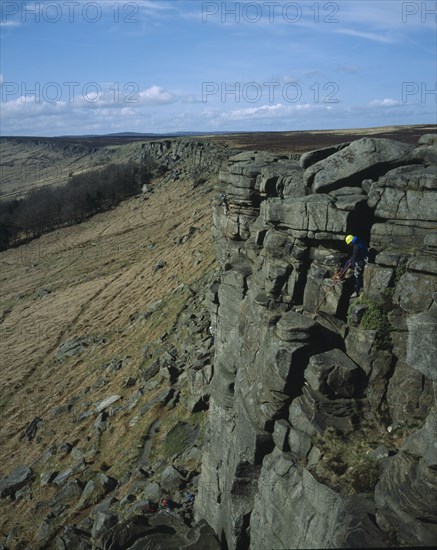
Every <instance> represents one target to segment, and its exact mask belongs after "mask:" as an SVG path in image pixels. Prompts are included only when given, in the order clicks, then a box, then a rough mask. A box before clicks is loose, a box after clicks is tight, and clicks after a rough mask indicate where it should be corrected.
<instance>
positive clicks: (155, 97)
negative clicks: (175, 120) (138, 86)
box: [138, 85, 177, 105]
mask: <svg viewBox="0 0 437 550" xmlns="http://www.w3.org/2000/svg"><path fill="white" fill-rule="evenodd" d="M138 96H139V103H141V104H143V105H145V104H149V105H166V104H169V103H174V102H175V101H176V100H177V98H176V96H175V95H174V94H172V93H171V92H169V91H168V90H164V89H163V88H161V87H160V86H156V85H153V86H151V87H150V88H147V89H146V90H143V91H142V92H139V94H138Z"/></svg>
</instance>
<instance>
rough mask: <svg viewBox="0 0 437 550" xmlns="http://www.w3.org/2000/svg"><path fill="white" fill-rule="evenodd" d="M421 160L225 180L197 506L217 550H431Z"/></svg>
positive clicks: (234, 169)
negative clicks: (360, 270) (365, 253)
mask: <svg viewBox="0 0 437 550" xmlns="http://www.w3.org/2000/svg"><path fill="white" fill-rule="evenodd" d="M435 154H436V140H435V136H424V137H423V138H422V139H421V140H420V143H419V146H418V147H416V148H414V146H411V145H408V144H404V143H399V142H395V141H392V140H386V139H373V138H365V139H361V140H358V141H356V142H353V143H351V144H343V145H341V146H338V147H335V148H329V149H325V150H323V151H320V152H317V151H316V152H314V153H312V154H306V155H305V156H304V157H303V158H302V159H301V162H300V164H299V163H298V162H296V161H293V160H290V159H288V158H286V157H281V156H277V155H274V154H269V153H265V152H260V153H257V152H253V153H250V152H245V153H241V154H239V155H236V156H234V157H232V158H230V159H229V160H228V161H227V163H226V164H225V165H224V166H223V167H222V169H221V171H220V181H219V184H218V189H219V190H220V191H224V192H225V193H226V194H227V197H228V200H229V211H228V213H227V214H226V213H225V212H224V211H223V209H222V208H221V207H219V206H217V207H216V209H215V212H214V234H215V240H216V248H217V256H218V259H219V262H220V265H221V268H222V273H221V276H220V279H219V280H218V281H217V282H216V283H215V284H214V286H213V287H212V289H211V315H212V324H213V326H214V331H215V360H214V375H213V377H212V381H211V384H210V388H211V398H210V412H209V427H208V431H207V435H206V443H205V448H204V454H203V464H202V472H201V478H200V483H199V495H198V498H197V500H196V506H195V510H196V516H197V518H203V519H206V520H207V522H208V523H209V524H210V525H211V526H212V527H213V529H214V531H215V533H216V534H217V536H218V537H219V539H220V540H221V543H222V547H225V548H230V549H238V550H243V549H245V548H246V549H247V548H252V549H254V550H255V549H259V548H278V549H279V548H284V549H285V548H313V547H318V548H328V547H337V548H339V547H344V548H352V547H383V546H396V545H429V544H433V542H432V541H434V542H435V540H436V536H437V517H436V516H435V505H434V504H435V501H436V496H437V475H436V466H435V457H436V456H437V453H436V447H435V441H436V439H437V438H436V436H437V433H436V416H435V415H436V413H435V390H436V386H435V381H436V370H435V353H436V350H435V327H436V310H437V304H436V300H437V296H436V294H435V292H436V288H437V272H436V259H437V258H436V256H437V254H436V253H437V242H436V240H435V233H434V232H435V223H436V208H435V205H436V191H437V165H436V162H435ZM348 233H353V234H359V235H360V236H361V237H362V238H364V239H365V240H366V241H368V242H369V244H370V251H371V263H370V264H369V265H368V266H367V267H366V269H365V281H364V293H363V294H362V295H361V296H360V298H359V299H358V300H351V299H350V296H351V293H352V290H353V285H352V280H351V279H347V280H346V281H345V282H344V283H337V284H333V281H332V279H331V278H332V276H333V275H334V273H335V272H336V271H337V269H338V268H339V267H340V266H341V265H342V263H343V262H344V260H345V259H346V258H347V255H348V249H347V247H346V245H345V244H344V237H345V235H346V234H348ZM425 487H426V488H425ZM433 502H434V504H433Z"/></svg>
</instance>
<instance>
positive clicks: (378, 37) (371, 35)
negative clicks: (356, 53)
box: [334, 28, 395, 44]
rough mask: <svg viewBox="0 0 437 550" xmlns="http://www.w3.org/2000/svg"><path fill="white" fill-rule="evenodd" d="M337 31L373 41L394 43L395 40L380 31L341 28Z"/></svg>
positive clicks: (336, 30)
mask: <svg viewBox="0 0 437 550" xmlns="http://www.w3.org/2000/svg"><path fill="white" fill-rule="evenodd" d="M334 32H336V33H338V34H346V35H348V36H355V37H357V38H364V39H365V40H371V41H372V42H381V43H383V44H393V43H394V42H395V40H394V39H393V38H392V37H390V36H387V35H385V34H381V33H379V32H364V31H356V30H355V29H341V28H337V29H335V31H334Z"/></svg>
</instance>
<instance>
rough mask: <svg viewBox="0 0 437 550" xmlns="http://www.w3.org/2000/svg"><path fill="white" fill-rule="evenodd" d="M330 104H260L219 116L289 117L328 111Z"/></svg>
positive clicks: (231, 118) (237, 118)
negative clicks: (259, 105)
mask: <svg viewBox="0 0 437 550" xmlns="http://www.w3.org/2000/svg"><path fill="white" fill-rule="evenodd" d="M330 110H332V107H331V106H327V105H319V104H314V103H300V104H297V105H284V104H283V103H277V104H276V105H262V106H261V107H248V108H246V109H236V110H234V111H229V112H226V113H222V114H221V115H220V118H222V119H224V120H248V119H269V118H272V119H276V118H282V117H290V116H293V115H296V114H299V113H310V112H315V111H319V112H320V111H330Z"/></svg>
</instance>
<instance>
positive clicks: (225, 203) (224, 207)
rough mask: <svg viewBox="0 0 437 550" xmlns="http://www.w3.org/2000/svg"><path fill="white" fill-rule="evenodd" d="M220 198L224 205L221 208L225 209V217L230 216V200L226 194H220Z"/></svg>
mask: <svg viewBox="0 0 437 550" xmlns="http://www.w3.org/2000/svg"><path fill="white" fill-rule="evenodd" d="M220 198H221V200H222V203H221V205H220V206H222V207H223V212H224V213H225V216H227V215H228V212H229V203H228V198H227V197H226V194H225V193H221V194H220Z"/></svg>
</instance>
